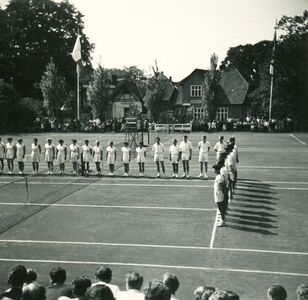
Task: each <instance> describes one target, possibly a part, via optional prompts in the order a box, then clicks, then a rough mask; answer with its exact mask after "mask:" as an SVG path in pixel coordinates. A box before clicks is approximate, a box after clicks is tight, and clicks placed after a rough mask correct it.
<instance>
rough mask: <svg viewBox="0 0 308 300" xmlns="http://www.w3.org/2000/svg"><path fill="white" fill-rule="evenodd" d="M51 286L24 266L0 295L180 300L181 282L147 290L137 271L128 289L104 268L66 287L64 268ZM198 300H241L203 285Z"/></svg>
mask: <svg viewBox="0 0 308 300" xmlns="http://www.w3.org/2000/svg"><path fill="white" fill-rule="evenodd" d="M49 276H50V285H48V286H43V285H42V284H41V283H40V280H39V278H38V274H37V272H36V271H35V270H34V269H26V268H25V267H24V266H22V265H17V266H15V267H13V268H11V269H10V270H9V272H8V284H9V286H10V287H9V288H8V289H7V290H5V291H4V292H0V299H1V300H10V299H11V300H70V299H74V300H115V299H116V300H170V299H172V300H177V299H178V298H177V296H176V292H177V290H178V288H179V286H180V282H179V280H178V278H177V276H176V275H174V274H172V273H165V274H164V275H163V277H162V279H161V280H157V279H154V280H152V281H150V282H149V283H148V284H147V285H146V286H145V288H144V289H143V288H142V287H143V277H142V276H141V275H140V274H139V273H137V272H129V273H128V274H126V278H125V282H126V290H125V291H120V288H119V287H118V286H117V285H115V284H112V283H111V281H112V271H111V269H110V268H109V267H105V266H101V267H99V268H98V269H97V271H96V272H95V282H94V283H93V282H91V280H90V279H89V278H88V277H86V276H80V275H78V276H76V277H75V278H74V280H73V282H72V284H71V285H69V284H66V271H65V270H64V269H63V268H61V267H56V268H53V269H52V270H51V271H50V272H49ZM296 295H297V299H298V300H307V299H308V285H307V284H301V285H300V286H299V287H298V288H297V290H296ZM267 297H268V299H269V300H285V299H287V291H286V290H285V288H284V287H283V286H281V285H277V284H274V285H271V286H270V287H269V288H268V290H267ZM191 299H195V300H239V299H240V296H239V295H238V294H237V293H235V292H233V291H223V290H220V289H219V288H216V287H206V286H199V287H197V288H196V289H195V290H194V291H193V292H192V297H191Z"/></svg>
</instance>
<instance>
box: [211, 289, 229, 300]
mask: <svg viewBox="0 0 308 300" xmlns="http://www.w3.org/2000/svg"><path fill="white" fill-rule="evenodd" d="M209 300H229V297H228V294H227V292H225V291H220V290H217V291H215V292H214V293H213V294H212V296H211V297H210V298H209Z"/></svg>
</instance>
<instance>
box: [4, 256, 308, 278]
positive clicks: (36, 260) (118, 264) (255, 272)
mask: <svg viewBox="0 0 308 300" xmlns="http://www.w3.org/2000/svg"><path fill="white" fill-rule="evenodd" d="M0 261H2V262H27V263H54V264H55V263H56V264H78V265H80V264H82V265H109V266H130V267H146V268H163V269H182V270H198V271H215V272H237V273H253V274H268V275H285V276H301V277H308V274H305V273H290V272H276V271H264V270H247V269H225V268H213V267H194V266H178V265H157V264H140V263H122V262H101V261H99V262H98V261H77V260H47V259H24V258H19V259H18V258H0Z"/></svg>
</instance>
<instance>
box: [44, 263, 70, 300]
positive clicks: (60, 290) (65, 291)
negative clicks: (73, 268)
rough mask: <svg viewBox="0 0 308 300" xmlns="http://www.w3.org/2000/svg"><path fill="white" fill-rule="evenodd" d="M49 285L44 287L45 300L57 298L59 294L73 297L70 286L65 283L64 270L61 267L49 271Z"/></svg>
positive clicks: (55, 299) (56, 299)
mask: <svg viewBox="0 0 308 300" xmlns="http://www.w3.org/2000/svg"><path fill="white" fill-rule="evenodd" d="M49 276H50V281H51V285H50V286H48V287H47V288H46V300H58V298H59V297H61V296H66V297H69V298H73V294H72V287H71V286H68V285H65V284H64V283H65V280H66V272H65V270H64V269H62V268H61V267H58V268H54V269H52V270H51V271H50V272H49Z"/></svg>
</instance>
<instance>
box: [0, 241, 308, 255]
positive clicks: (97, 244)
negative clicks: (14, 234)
mask: <svg viewBox="0 0 308 300" xmlns="http://www.w3.org/2000/svg"><path fill="white" fill-rule="evenodd" d="M0 243H12V244H47V245H77V246H111V247H136V248H162V249H163V248H167V249H184V250H216V251H227V252H228V251H230V252H253V253H268V254H286V255H300V256H302V255H304V256H306V255H308V252H295V251H279V250H258V249H240V248H222V247H213V248H210V247H202V246H181V245H178V246H174V245H158V244H124V243H103V242H69V241H40V240H7V239H0Z"/></svg>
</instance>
